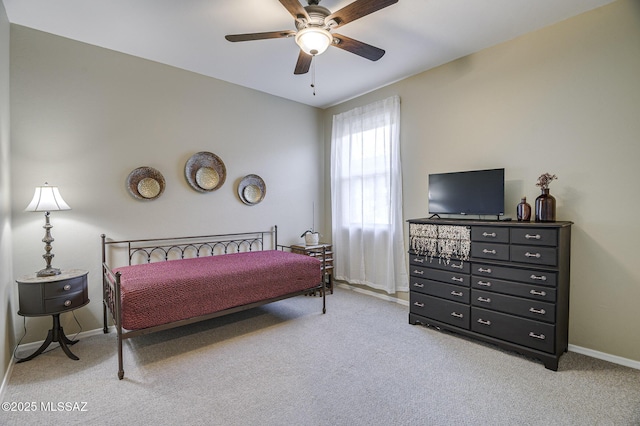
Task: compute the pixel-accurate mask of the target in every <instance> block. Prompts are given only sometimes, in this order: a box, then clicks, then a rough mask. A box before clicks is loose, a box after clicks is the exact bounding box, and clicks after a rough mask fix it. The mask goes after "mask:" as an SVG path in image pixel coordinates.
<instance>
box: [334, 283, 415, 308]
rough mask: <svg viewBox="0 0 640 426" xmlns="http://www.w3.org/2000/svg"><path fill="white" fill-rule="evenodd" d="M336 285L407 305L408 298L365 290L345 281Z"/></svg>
mask: <svg viewBox="0 0 640 426" xmlns="http://www.w3.org/2000/svg"><path fill="white" fill-rule="evenodd" d="M336 287H340V288H344V289H346V290H351V291H355V292H356V293H362V294H367V295H369V296H373V297H377V298H378V299H382V300H386V301H387V302H395V303H399V304H400V305H404V306H409V301H408V300H402V299H398V298H397V297H393V296H389V295H387V294H382V293H377V292H375V291H371V290H367V289H365V288H360V287H355V286H352V285H349V284H346V283H342V282H341V283H336Z"/></svg>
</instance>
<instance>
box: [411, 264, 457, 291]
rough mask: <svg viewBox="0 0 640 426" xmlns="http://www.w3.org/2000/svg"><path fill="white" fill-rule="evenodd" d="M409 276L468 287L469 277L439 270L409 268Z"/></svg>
mask: <svg viewBox="0 0 640 426" xmlns="http://www.w3.org/2000/svg"><path fill="white" fill-rule="evenodd" d="M410 275H411V276H412V277H417V278H425V279H431V280H435V281H440V282H443V283H449V284H457V285H462V286H466V287H469V281H470V277H469V275H467V274H461V273H458V272H449V271H444V270H440V269H433V268H423V267H420V266H411V271H410Z"/></svg>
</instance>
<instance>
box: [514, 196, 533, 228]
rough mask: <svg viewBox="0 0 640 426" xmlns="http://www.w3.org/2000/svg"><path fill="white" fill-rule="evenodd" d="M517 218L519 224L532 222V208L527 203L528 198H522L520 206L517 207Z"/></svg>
mask: <svg viewBox="0 0 640 426" xmlns="http://www.w3.org/2000/svg"><path fill="white" fill-rule="evenodd" d="M516 217H517V218H518V222H529V221H530V220H531V206H530V205H529V203H527V197H522V199H521V200H520V204H518V206H517V207H516Z"/></svg>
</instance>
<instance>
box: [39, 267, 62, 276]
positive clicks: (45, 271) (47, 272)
mask: <svg viewBox="0 0 640 426" xmlns="http://www.w3.org/2000/svg"><path fill="white" fill-rule="evenodd" d="M54 275H60V269H58V268H45V269H41V270H39V271H38V272H36V276H37V277H52V276H54Z"/></svg>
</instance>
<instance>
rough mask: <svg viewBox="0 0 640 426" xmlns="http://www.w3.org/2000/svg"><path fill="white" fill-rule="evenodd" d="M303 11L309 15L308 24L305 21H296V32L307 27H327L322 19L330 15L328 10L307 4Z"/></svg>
mask: <svg viewBox="0 0 640 426" xmlns="http://www.w3.org/2000/svg"><path fill="white" fill-rule="evenodd" d="M304 9H305V10H306V11H307V15H309V22H306V19H298V20H296V22H295V23H296V28H297V29H298V30H301V29H303V28H306V27H309V26H311V27H321V28H325V29H326V27H327V25H325V22H324V18H326V17H327V16H329V15H331V11H330V10H329V9H327V8H326V7H323V6H320V5H318V4H309V6H305V8H304Z"/></svg>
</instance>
